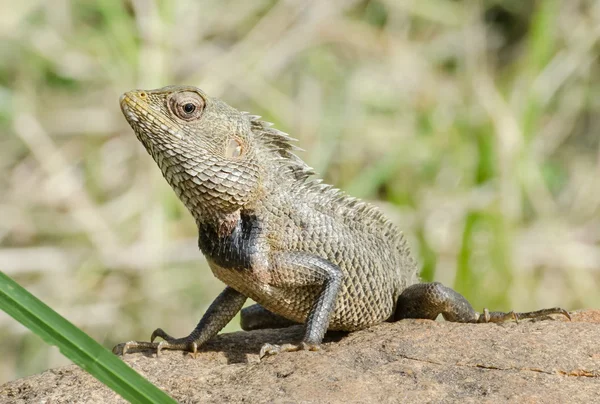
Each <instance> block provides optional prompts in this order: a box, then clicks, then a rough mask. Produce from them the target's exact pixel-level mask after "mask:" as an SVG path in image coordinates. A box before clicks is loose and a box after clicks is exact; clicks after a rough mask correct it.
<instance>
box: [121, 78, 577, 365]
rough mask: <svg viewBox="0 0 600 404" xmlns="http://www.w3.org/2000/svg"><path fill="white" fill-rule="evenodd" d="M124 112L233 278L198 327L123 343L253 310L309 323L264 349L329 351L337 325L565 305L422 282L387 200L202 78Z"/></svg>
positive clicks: (142, 94) (263, 321) (222, 273)
mask: <svg viewBox="0 0 600 404" xmlns="http://www.w3.org/2000/svg"><path fill="white" fill-rule="evenodd" d="M121 109H122V110H123V114H124V115H125V117H126V118H127V120H128V122H129V124H130V125H131V127H132V128H133V130H134V131H135V134H136V136H137V137H138V139H139V140H140V141H141V142H142V143H143V144H144V146H145V147H146V150H147V151H148V153H150V155H151V156H152V157H153V158H154V160H155V161H156V163H157V164H158V166H159V167H160V169H161V171H162V173H163V176H164V177H165V179H166V180H167V181H168V182H169V184H170V185H171V187H172V188H173V190H174V191H175V193H176V194H177V196H178V197H179V198H180V199H181V201H182V202H183V203H184V204H185V206H186V207H187V208H188V210H189V211H190V212H191V214H192V215H193V216H194V218H195V220H196V224H197V225H198V230H199V241H198V245H199V248H200V250H201V251H202V252H203V254H204V255H205V256H206V258H207V260H208V263H209V265H210V267H211V269H212V271H213V273H214V275H215V276H216V277H217V278H219V279H220V280H221V281H223V282H224V283H225V284H227V285H228V287H227V288H226V289H225V290H224V291H223V293H221V295H220V296H219V297H218V298H217V300H215V302H214V303H213V304H212V305H211V307H210V308H209V310H208V311H207V313H206V314H205V315H204V317H203V318H202V320H201V321H200V323H199V324H198V326H197V327H196V328H195V329H194V331H193V332H192V333H191V334H190V335H188V336H187V337H184V338H173V337H171V336H170V335H168V334H167V333H165V332H164V331H162V330H161V329H157V330H156V331H155V332H154V333H153V334H152V338H151V340H154V339H155V337H161V338H162V339H163V341H161V342H160V343H157V342H152V341H151V342H138V341H130V342H128V343H125V344H121V345H119V346H117V347H115V351H120V350H122V351H123V352H126V351H127V350H128V349H132V348H136V349H137V348H141V349H144V348H153V349H156V350H157V352H160V350H161V349H179V350H188V351H191V352H194V353H195V352H196V350H197V348H198V347H199V346H200V345H202V344H203V343H204V342H206V341H207V340H208V339H210V338H212V337H213V336H214V335H216V334H217V333H218V332H219V331H220V330H221V329H222V328H223V327H224V326H225V325H226V324H227V323H228V322H229V321H230V320H231V319H232V318H233V317H234V316H235V314H236V313H237V312H238V311H239V310H240V309H241V308H242V306H243V304H244V302H245V300H246V298H247V297H250V298H252V299H254V300H255V301H256V302H257V303H258V305H255V306H251V307H249V308H246V309H244V310H242V325H243V326H244V329H255V328H264V327H276V326H286V325H290V324H295V323H304V324H305V330H306V331H305V335H304V339H303V341H302V342H301V343H300V344H286V345H284V346H282V347H278V346H276V345H270V344H267V345H265V346H264V347H263V349H262V350H261V357H262V356H264V355H266V354H273V353H277V352H280V351H282V350H284V351H293V350H298V349H311V350H315V349H318V348H319V344H320V343H321V340H322V339H323V336H324V334H325V332H326V331H327V330H328V329H329V330H344V331H354V330H359V329H362V328H366V327H369V326H372V325H374V324H378V323H381V322H383V321H386V320H398V319H401V318H409V317H410V318H431V319H434V318H435V317H437V316H438V315H439V314H442V315H443V316H444V317H445V318H446V319H447V320H451V321H461V322H488V321H505V320H508V319H515V320H518V319H519V318H532V317H541V316H544V315H547V314H556V313H560V314H564V315H566V316H568V313H567V312H566V311H565V310H562V309H560V308H554V309H546V310H542V311H539V312H533V313H512V312H510V313H489V312H488V311H487V310H486V311H485V315H483V316H480V315H479V313H477V312H475V310H473V308H472V307H471V305H470V304H469V303H468V302H467V300H466V299H464V298H463V297H462V296H461V295H460V294H458V293H456V292H455V291H453V290H452V289H449V288H446V287H444V286H443V285H441V284H439V283H431V284H424V283H418V276H417V265H416V263H415V260H414V259H413V258H412V255H411V254H410V251H409V248H408V246H407V243H406V241H405V239H404V237H403V235H402V233H401V232H400V231H399V230H398V229H397V228H396V227H395V226H394V225H393V224H392V223H390V222H389V221H388V220H387V219H386V218H385V217H384V216H383V215H382V214H381V213H380V212H379V211H378V210H377V209H376V208H374V207H373V206H371V205H369V204H367V203H365V202H362V201H360V200H358V199H355V198H351V197H349V196H347V195H345V194H344V193H342V192H341V191H339V190H337V189H334V188H332V187H331V186H328V185H323V184H321V182H320V181H319V180H314V179H312V178H311V175H312V174H313V173H312V171H311V169H310V168H309V167H308V166H306V164H305V163H304V162H302V161H301V160H300V159H299V158H298V157H297V156H296V155H295V154H293V151H294V150H296V148H295V147H294V146H293V145H292V143H291V141H292V140H293V139H292V138H290V137H289V136H288V135H287V134H285V133H282V132H280V131H278V130H276V129H273V128H271V125H270V124H269V123H266V122H263V121H260V120H259V117H257V116H253V115H249V114H247V113H243V112H239V111H238V110H236V109H234V108H232V107H230V106H229V105H227V104H225V103H224V102H222V101H220V100H218V99H215V98H211V97H209V96H208V95H207V94H205V93H204V92H202V91H201V90H199V89H197V88H195V87H175V86H171V87H165V88H162V89H158V90H152V91H141V90H140V91H130V92H128V93H126V94H124V95H123V96H122V97H121Z"/></svg>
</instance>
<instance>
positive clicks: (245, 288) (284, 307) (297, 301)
mask: <svg viewBox="0 0 600 404" xmlns="http://www.w3.org/2000/svg"><path fill="white" fill-rule="evenodd" d="M209 265H210V268H211V270H212V272H213V274H214V275H215V277H217V278H218V279H219V280H220V281H222V282H223V283H225V284H226V285H228V286H230V287H232V288H234V289H235V290H237V291H238V292H240V293H241V294H243V295H245V296H248V297H249V298H251V299H252V300H254V301H255V302H257V303H258V304H260V305H261V306H263V307H264V308H266V309H267V310H269V311H271V312H273V313H276V314H279V315H280V316H283V317H285V318H287V319H289V320H292V321H296V322H298V323H303V322H304V320H305V319H306V317H307V315H308V312H309V311H310V309H311V307H312V305H313V302H314V301H315V299H316V298H317V295H318V292H319V290H320V287H305V288H302V289H303V291H302V293H299V291H298V289H297V288H289V289H287V288H285V287H281V286H273V285H272V284H271V282H270V276H269V274H268V273H266V272H262V271H252V270H240V269H231V268H225V267H222V266H220V265H218V264H216V263H214V262H211V261H209Z"/></svg>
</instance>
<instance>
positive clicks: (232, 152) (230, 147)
mask: <svg viewBox="0 0 600 404" xmlns="http://www.w3.org/2000/svg"><path fill="white" fill-rule="evenodd" d="M243 151H244V149H243V148H242V142H241V141H240V140H238V139H229V141H228V142H227V147H226V148H225V157H227V158H236V157H240V156H241V155H242V153H243Z"/></svg>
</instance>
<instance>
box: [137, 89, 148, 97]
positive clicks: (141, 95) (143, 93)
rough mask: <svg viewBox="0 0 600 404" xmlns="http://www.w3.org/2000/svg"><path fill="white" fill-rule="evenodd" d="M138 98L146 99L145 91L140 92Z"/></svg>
mask: <svg viewBox="0 0 600 404" xmlns="http://www.w3.org/2000/svg"><path fill="white" fill-rule="evenodd" d="M139 95H140V98H146V95H147V94H146V92H145V91H140V94H139Z"/></svg>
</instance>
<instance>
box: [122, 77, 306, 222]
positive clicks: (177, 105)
mask: <svg viewBox="0 0 600 404" xmlns="http://www.w3.org/2000/svg"><path fill="white" fill-rule="evenodd" d="M120 104H121V109H122V111H123V114H124V115H125V118H126V119H127V121H128V122H129V124H130V125H131V127H132V128H133V130H134V131H135V133H136V136H137V137H138V139H139V140H140V141H141V142H142V143H143V144H144V146H145V147H146V150H147V151H148V153H149V154H150V155H151V156H152V157H153V158H154V160H155V161H156V163H157V164H158V166H159V167H160V169H161V171H162V173H163V176H164V177H165V179H166V180H167V182H169V184H170V185H171V187H172V188H173V189H174V190H175V192H176V193H177V195H178V196H179V198H180V199H181V201H182V202H183V203H184V204H185V205H186V206H187V208H188V209H189V210H190V211H191V212H192V214H193V215H194V216H196V219H197V220H198V219H201V220H202V217H201V216H204V217H208V216H215V215H217V216H222V215H229V216H231V215H232V214H234V213H235V212H239V211H240V209H244V208H251V206H252V204H254V203H255V202H256V201H257V200H259V199H260V198H261V195H264V194H265V192H264V188H265V187H268V188H272V187H277V186H278V185H279V184H278V183H279V181H280V179H281V178H283V177H285V178H292V179H293V180H299V179H301V178H305V177H306V176H308V175H309V174H310V168H309V167H307V166H306V165H305V164H304V163H303V162H302V161H301V160H300V159H299V158H298V157H296V156H295V155H294V154H293V150H294V149H295V147H294V146H292V145H291V143H290V141H291V140H293V139H291V138H290V137H289V136H288V135H287V134H285V133H283V132H280V131H278V130H276V129H273V128H271V125H270V124H268V123H266V122H263V121H260V120H258V119H259V117H258V116H254V115H249V114H247V113H244V112H240V111H238V110H237V109H235V108H233V107H230V106H229V105H227V104H226V103H224V102H222V101H220V100H218V99H216V98H212V97H210V96H208V95H207V94H206V93H204V92H203V91H202V90H200V89H198V88H195V87H189V86H170V87H164V88H161V89H157V90H134V91H129V92H127V93H125V94H123V95H122V96H121V99H120ZM290 174H291V176H290ZM282 176H283V177H282ZM275 177H277V178H275ZM269 184H271V185H269ZM267 193H268V192H267Z"/></svg>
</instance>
